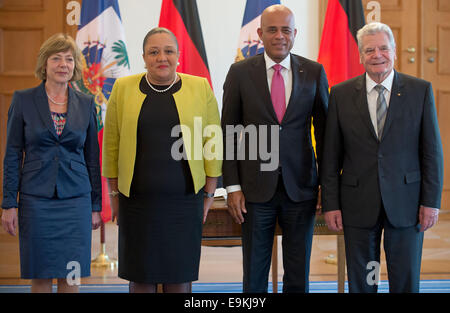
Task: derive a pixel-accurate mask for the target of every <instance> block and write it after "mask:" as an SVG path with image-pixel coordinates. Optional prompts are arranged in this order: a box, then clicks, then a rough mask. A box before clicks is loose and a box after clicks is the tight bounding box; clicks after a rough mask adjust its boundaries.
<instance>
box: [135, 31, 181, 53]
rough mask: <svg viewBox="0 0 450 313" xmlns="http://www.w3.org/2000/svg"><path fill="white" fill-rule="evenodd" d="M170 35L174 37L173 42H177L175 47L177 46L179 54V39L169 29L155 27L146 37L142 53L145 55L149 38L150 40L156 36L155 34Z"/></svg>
mask: <svg viewBox="0 0 450 313" xmlns="http://www.w3.org/2000/svg"><path fill="white" fill-rule="evenodd" d="M161 33H162V34H169V35H170V36H172V38H173V41H175V45H176V46H177V52H178V40H177V37H176V36H175V35H174V33H172V32H171V31H170V30H168V29H167V28H164V27H155V28H153V29H151V30H150V31H149V32H148V33H147V35H145V37H144V42H143V44H142V51H143V53H145V44H146V43H147V40H148V38H150V37H151V36H153V35H155V34H161Z"/></svg>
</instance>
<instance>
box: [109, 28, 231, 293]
mask: <svg viewBox="0 0 450 313" xmlns="http://www.w3.org/2000/svg"><path fill="white" fill-rule="evenodd" d="M143 50H144V51H143V58H144V62H145V65H146V69H147V73H145V74H144V73H143V74H138V75H132V76H128V77H124V78H120V79H118V80H117V81H116V82H115V84H114V87H113V90H112V93H111V96H110V98H109V101H108V106H107V111H106V118H105V128H104V134H103V136H104V137H103V162H102V166H103V176H105V177H107V178H108V185H109V190H110V200H111V207H112V211H113V212H112V216H113V221H114V220H115V219H116V218H117V223H118V225H119V277H121V278H124V279H126V280H129V281H130V292H156V286H157V284H158V283H161V284H163V290H164V291H165V292H191V282H192V281H194V280H197V279H198V270H199V262H200V251H201V237H202V220H203V222H204V220H205V219H206V215H207V213H208V210H209V208H210V207H211V205H212V203H213V200H214V199H213V195H214V191H215V189H216V184H217V177H219V176H220V175H221V168H222V161H221V160H222V150H223V147H222V134H221V130H220V117H219V112H218V108H217V101H216V99H215V98H214V94H213V92H212V90H211V88H210V86H209V84H208V81H207V80H206V79H204V78H200V77H196V76H191V75H187V74H181V73H177V72H176V67H177V63H178V57H179V50H178V43H177V40H176V38H175V36H174V35H173V33H171V32H170V31H169V30H167V29H165V28H155V29H152V30H151V31H150V32H149V33H148V34H147V35H146V37H145V39H144V44H143Z"/></svg>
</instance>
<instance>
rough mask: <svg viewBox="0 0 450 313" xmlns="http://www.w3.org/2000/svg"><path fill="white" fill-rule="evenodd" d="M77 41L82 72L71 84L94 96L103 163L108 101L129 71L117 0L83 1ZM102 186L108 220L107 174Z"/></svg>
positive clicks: (109, 211)
mask: <svg viewBox="0 0 450 313" xmlns="http://www.w3.org/2000/svg"><path fill="white" fill-rule="evenodd" d="M76 43H77V45H78V47H79V48H80V50H81V51H82V54H83V55H82V64H83V74H82V79H81V80H79V81H77V82H72V84H71V85H72V87H73V88H74V89H76V90H78V91H81V92H84V93H86V94H89V95H92V96H94V98H95V103H96V105H97V123H98V140H99V144H100V164H101V160H102V157H101V153H102V143H103V121H104V117H105V111H106V102H107V100H108V98H109V95H110V93H111V90H112V87H113V85H114V82H115V80H116V78H119V77H122V76H127V75H130V64H129V61H128V54H127V49H126V45H125V33H124V30H123V27H122V21H121V17H120V11H119V4H118V2H117V0H89V1H83V3H82V6H81V17H80V25H79V27H78V32H77V36H76ZM102 190H103V194H102V202H103V203H102V207H103V209H102V220H103V222H104V223H105V222H107V221H109V220H110V219H111V208H110V204H109V196H108V187H107V183H106V178H104V177H102Z"/></svg>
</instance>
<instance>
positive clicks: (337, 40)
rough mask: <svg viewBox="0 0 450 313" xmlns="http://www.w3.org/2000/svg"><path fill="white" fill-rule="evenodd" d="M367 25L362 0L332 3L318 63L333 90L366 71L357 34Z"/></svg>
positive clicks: (344, 0) (342, 0) (329, 5)
mask: <svg viewBox="0 0 450 313" xmlns="http://www.w3.org/2000/svg"><path fill="white" fill-rule="evenodd" d="M365 24H366V22H365V18H364V9H363V5H362V3H361V1H360V0H329V1H328V7H327V13H326V15H325V22H324V26H323V32H322V41H321V43H320V50H319V58H318V60H317V61H318V62H319V63H321V64H322V65H323V66H324V68H325V72H326V73H327V77H328V82H329V85H330V87H332V86H334V85H336V84H339V83H340V82H343V81H345V80H348V79H350V78H353V77H355V76H358V75H361V74H362V73H364V72H365V70H364V67H363V66H362V65H361V64H360V62H359V50H358V43H357V40H356V33H357V32H358V30H359V29H361V28H362V27H363V26H364V25H365Z"/></svg>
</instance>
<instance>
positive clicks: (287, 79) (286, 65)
mask: <svg viewBox="0 0 450 313" xmlns="http://www.w3.org/2000/svg"><path fill="white" fill-rule="evenodd" d="M264 60H265V62H266V71H267V85H268V87H269V91H270V92H272V90H271V87H272V77H273V74H274V73H275V70H274V69H273V66H274V65H275V64H277V63H276V62H275V61H273V60H272V59H271V58H270V57H269V56H268V55H267V53H266V52H265V51H264ZM278 64H280V65H281V66H282V69H281V76H283V80H284V92H285V94H286V108H287V106H288V104H289V99H290V98H291V92H292V69H291V54H288V56H287V57H286V58H284V60H283V61H281V62H280V63H278ZM226 190H227V193H231V192H235V191H239V190H241V185H232V186H226Z"/></svg>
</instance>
